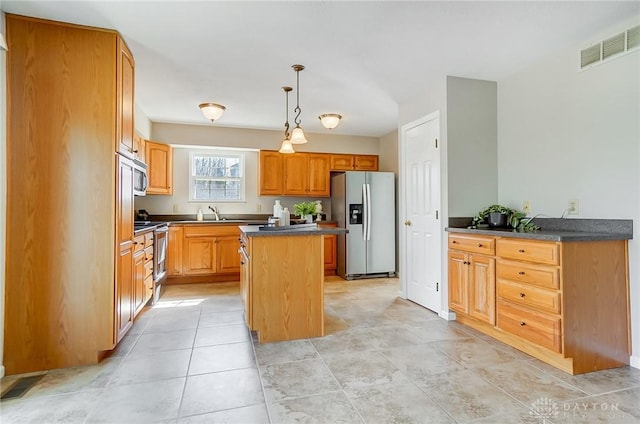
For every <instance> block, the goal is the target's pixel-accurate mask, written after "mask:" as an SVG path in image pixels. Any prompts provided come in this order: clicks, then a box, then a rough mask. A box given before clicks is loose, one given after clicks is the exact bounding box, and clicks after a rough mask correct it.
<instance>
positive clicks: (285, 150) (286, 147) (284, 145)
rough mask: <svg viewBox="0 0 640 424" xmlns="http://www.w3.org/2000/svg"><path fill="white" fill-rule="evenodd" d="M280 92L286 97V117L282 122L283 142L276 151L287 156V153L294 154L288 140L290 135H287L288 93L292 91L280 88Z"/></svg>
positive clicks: (288, 88) (289, 88) (287, 88)
mask: <svg viewBox="0 0 640 424" xmlns="http://www.w3.org/2000/svg"><path fill="white" fill-rule="evenodd" d="M282 90H283V91H284V94H285V95H286V101H285V108H284V110H285V115H286V117H287V118H286V120H285V122H284V140H282V146H280V150H278V152H280V153H285V154H289V153H295V152H296V151H295V150H293V146H292V145H291V140H290V139H289V136H290V135H291V134H289V92H290V91H291V90H292V88H291V87H282Z"/></svg>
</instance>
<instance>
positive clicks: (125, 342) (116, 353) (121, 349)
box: [110, 333, 140, 358]
mask: <svg viewBox="0 0 640 424" xmlns="http://www.w3.org/2000/svg"><path fill="white" fill-rule="evenodd" d="M139 338H140V334H129V333H127V335H126V336H124V337H123V338H122V340H120V343H118V345H117V346H116V348H115V349H113V350H112V351H111V354H110V356H111V357H112V358H113V357H124V356H127V355H128V354H129V353H131V350H132V349H133V346H135V344H136V343H137V342H138V339H139Z"/></svg>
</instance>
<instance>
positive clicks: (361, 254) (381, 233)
mask: <svg viewBox="0 0 640 424" xmlns="http://www.w3.org/2000/svg"><path fill="white" fill-rule="evenodd" d="M394 180H395V176H394V174H393V172H362V171H348V172H345V173H343V174H334V175H333V176H332V177H331V216H332V218H333V219H334V220H336V221H337V222H338V226H339V227H344V228H347V229H348V230H349V233H347V234H345V235H340V236H338V275H340V276H341V277H343V278H346V279H347V280H351V279H353V278H362V277H371V276H375V275H379V276H393V275H395V272H396V251H395V249H396V213H395V211H396V208H395V182H394Z"/></svg>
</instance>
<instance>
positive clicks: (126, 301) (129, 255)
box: [114, 242, 133, 343]
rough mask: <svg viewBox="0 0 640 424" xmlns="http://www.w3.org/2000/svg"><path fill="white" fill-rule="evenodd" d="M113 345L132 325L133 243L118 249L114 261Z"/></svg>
mask: <svg viewBox="0 0 640 424" xmlns="http://www.w3.org/2000/svg"><path fill="white" fill-rule="evenodd" d="M114 321H115V326H116V328H115V343H118V342H120V340H121V339H122V337H124V335H125V334H127V331H129V328H131V325H132V324H133V242H131V243H129V244H128V245H126V246H125V247H123V248H121V249H120V252H119V255H118V258H117V261H116V284H115V320H114Z"/></svg>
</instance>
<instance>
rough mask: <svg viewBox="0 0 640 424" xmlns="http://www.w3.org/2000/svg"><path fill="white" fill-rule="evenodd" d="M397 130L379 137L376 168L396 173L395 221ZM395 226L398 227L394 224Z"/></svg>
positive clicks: (398, 252)
mask: <svg viewBox="0 0 640 424" xmlns="http://www.w3.org/2000/svg"><path fill="white" fill-rule="evenodd" d="M398 165H399V163H398V131H397V130H395V131H392V132H390V133H389V134H386V135H384V136H382V137H380V157H379V159H378V168H379V170H380V171H385V172H393V173H394V174H395V175H396V178H395V188H396V203H395V206H396V223H398V222H399V221H398V217H399V216H400V210H399V206H400V205H399V203H398V200H399V196H398V182H399V178H398ZM396 228H398V227H397V226H396ZM399 249H400V234H399V231H396V272H398V271H399V270H400V268H399V264H400V250H399Z"/></svg>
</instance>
